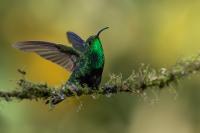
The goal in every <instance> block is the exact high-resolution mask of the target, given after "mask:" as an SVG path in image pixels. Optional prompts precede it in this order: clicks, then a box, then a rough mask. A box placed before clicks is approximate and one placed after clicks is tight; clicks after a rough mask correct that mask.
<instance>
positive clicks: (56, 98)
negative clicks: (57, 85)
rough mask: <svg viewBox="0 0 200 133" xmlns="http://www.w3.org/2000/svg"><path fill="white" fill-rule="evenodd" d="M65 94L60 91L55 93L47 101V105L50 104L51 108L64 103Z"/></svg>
mask: <svg viewBox="0 0 200 133" xmlns="http://www.w3.org/2000/svg"><path fill="white" fill-rule="evenodd" d="M65 97H66V96H65V94H64V93H63V92H62V91H60V92H59V93H58V92H56V91H54V92H53V93H52V95H51V97H50V98H49V99H48V100H47V101H46V104H50V105H51V106H55V105H56V104H58V103H60V102H62V101H63V100H64V99H65Z"/></svg>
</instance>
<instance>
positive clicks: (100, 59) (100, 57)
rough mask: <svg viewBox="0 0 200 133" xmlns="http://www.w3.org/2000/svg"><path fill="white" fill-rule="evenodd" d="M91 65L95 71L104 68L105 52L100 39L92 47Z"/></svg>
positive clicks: (96, 39)
mask: <svg viewBox="0 0 200 133" xmlns="http://www.w3.org/2000/svg"><path fill="white" fill-rule="evenodd" d="M90 55H91V58H92V60H91V65H92V67H93V68H95V69H99V68H102V67H103V66H104V52H103V48H102V45H101V41H100V40H99V38H95V39H94V40H93V42H92V44H91V46H90Z"/></svg>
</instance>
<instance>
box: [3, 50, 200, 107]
mask: <svg viewBox="0 0 200 133" xmlns="http://www.w3.org/2000/svg"><path fill="white" fill-rule="evenodd" d="M199 71H200V54H198V55H197V56H192V57H189V58H185V59H182V60H179V61H177V63H176V64H175V65H174V66H172V67H171V68H170V69H166V68H161V69H159V70H156V69H153V68H151V67H149V66H148V65H144V64H142V65H141V66H140V68H139V70H138V71H137V72H136V71H133V72H132V74H130V76H129V77H128V78H126V79H123V77H122V75H114V74H113V75H111V76H110V79H109V81H108V82H107V83H105V84H104V85H102V86H101V87H99V89H98V90H91V89H90V88H88V87H84V88H83V87H80V88H79V90H73V91H72V90H71V89H68V88H67V86H65V85H62V86H61V87H57V88H56V87H50V86H48V85H47V84H41V83H33V82H31V81H28V80H26V79H25V78H24V76H25V74H26V73H25V72H24V71H21V70H19V72H20V73H21V74H22V75H24V76H23V78H21V79H20V80H19V81H18V82H17V85H18V86H17V88H16V89H15V90H13V91H10V92H4V91H0V98H1V99H5V100H6V101H10V100H12V99H20V100H24V99H28V100H38V99H40V100H44V101H47V103H51V104H57V103H59V102H61V101H62V100H64V99H66V98H68V97H74V96H82V95H95V94H100V95H108V94H113V93H121V92H126V93H133V94H136V95H138V94H139V95H140V94H142V93H143V92H144V91H145V90H147V89H152V88H158V89H162V88H165V87H168V86H169V85H172V84H176V83H177V81H178V80H180V79H182V78H185V77H188V76H189V75H191V74H195V73H197V72H199ZM61 95H64V97H63V98H61Z"/></svg>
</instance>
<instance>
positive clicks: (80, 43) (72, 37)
mask: <svg viewBox="0 0 200 133" xmlns="http://www.w3.org/2000/svg"><path fill="white" fill-rule="evenodd" d="M66 34H67V38H68V40H69V42H70V43H71V44H72V46H73V48H75V49H76V50H78V51H80V52H85V51H86V50H87V48H88V46H87V44H86V43H85V41H84V40H83V39H81V37H79V36H78V35H77V34H75V33H74V32H67V33H66Z"/></svg>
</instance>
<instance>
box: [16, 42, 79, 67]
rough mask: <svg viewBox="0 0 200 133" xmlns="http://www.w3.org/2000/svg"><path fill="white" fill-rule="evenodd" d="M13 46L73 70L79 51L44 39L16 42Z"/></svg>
mask: <svg viewBox="0 0 200 133" xmlns="http://www.w3.org/2000/svg"><path fill="white" fill-rule="evenodd" d="M13 47H15V48H17V49H20V50H22V51H25V52H35V53H37V54H38V55H40V56H41V57H43V58H45V59H47V60H49V61H51V62H53V63H56V64H58V65H60V66H62V67H64V68H65V69H67V70H70V71H73V69H74V67H75V65H76V61H77V59H78V58H79V53H77V52H76V50H74V49H73V48H71V47H67V46H64V45H61V44H55V43H51V42H44V41H25V42H17V43H15V44H14V45H13Z"/></svg>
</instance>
